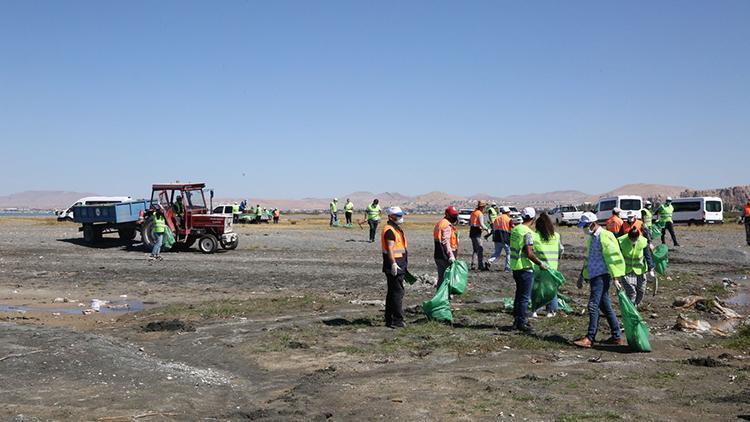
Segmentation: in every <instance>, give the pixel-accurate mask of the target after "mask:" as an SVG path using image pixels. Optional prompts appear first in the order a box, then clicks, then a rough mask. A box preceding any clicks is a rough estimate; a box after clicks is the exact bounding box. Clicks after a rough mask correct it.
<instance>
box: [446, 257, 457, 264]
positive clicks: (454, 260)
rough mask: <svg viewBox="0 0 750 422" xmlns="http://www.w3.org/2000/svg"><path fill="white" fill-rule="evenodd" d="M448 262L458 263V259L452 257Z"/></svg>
mask: <svg viewBox="0 0 750 422" xmlns="http://www.w3.org/2000/svg"><path fill="white" fill-rule="evenodd" d="M448 262H450V263H451V264H453V263H454V262H456V258H454V257H450V258H448Z"/></svg>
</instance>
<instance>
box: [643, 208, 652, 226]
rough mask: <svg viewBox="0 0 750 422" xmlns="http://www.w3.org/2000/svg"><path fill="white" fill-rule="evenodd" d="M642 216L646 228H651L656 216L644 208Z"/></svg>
mask: <svg viewBox="0 0 750 422" xmlns="http://www.w3.org/2000/svg"><path fill="white" fill-rule="evenodd" d="M641 214H642V215H643V224H644V225H645V226H646V227H651V224H653V222H654V216H653V214H651V211H649V210H647V209H645V208H644V209H643V210H641Z"/></svg>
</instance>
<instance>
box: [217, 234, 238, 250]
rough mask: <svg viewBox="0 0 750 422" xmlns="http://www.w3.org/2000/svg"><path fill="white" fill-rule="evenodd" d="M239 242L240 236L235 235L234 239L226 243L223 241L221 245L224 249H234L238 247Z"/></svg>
mask: <svg viewBox="0 0 750 422" xmlns="http://www.w3.org/2000/svg"><path fill="white" fill-rule="evenodd" d="M239 244H240V238H239V237H235V238H234V240H233V241H231V242H226V243H225V242H221V247H222V248H224V249H228V250H232V249H237V245H239Z"/></svg>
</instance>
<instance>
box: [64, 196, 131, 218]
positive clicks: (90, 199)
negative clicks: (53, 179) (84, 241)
mask: <svg viewBox="0 0 750 422" xmlns="http://www.w3.org/2000/svg"><path fill="white" fill-rule="evenodd" d="M132 200H133V198H131V197H129V196H87V197H85V198H81V199H79V200H77V201H76V202H75V204H73V205H71V206H69V207H68V209H66V210H65V211H59V212H57V221H66V220H67V221H73V207H75V206H78V205H102V204H119V203H120V202H125V201H132Z"/></svg>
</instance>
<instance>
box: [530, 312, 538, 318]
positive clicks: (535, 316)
mask: <svg viewBox="0 0 750 422" xmlns="http://www.w3.org/2000/svg"><path fill="white" fill-rule="evenodd" d="M531 318H539V315H537V314H536V312H533V313H532V314H531Z"/></svg>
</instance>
